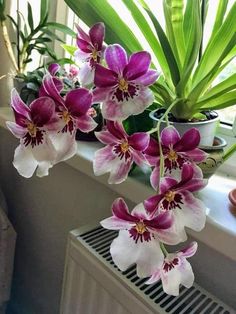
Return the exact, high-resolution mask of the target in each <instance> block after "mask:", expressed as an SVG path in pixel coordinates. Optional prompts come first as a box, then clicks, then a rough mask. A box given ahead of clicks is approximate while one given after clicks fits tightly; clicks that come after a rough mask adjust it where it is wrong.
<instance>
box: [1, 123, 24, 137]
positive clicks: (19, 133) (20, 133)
mask: <svg viewBox="0 0 236 314" xmlns="http://www.w3.org/2000/svg"><path fill="white" fill-rule="evenodd" d="M6 126H7V127H8V129H9V130H10V131H11V133H12V134H13V135H14V136H15V137H16V138H22V137H24V136H25V134H26V133H27V129H26V128H24V127H22V126H20V125H18V124H16V123H15V122H11V121H7V122H6Z"/></svg>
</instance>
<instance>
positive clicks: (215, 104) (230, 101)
mask: <svg viewBox="0 0 236 314" xmlns="http://www.w3.org/2000/svg"><path fill="white" fill-rule="evenodd" d="M235 99H236V91H235V90H234V91H231V92H228V93H225V94H223V95H221V96H219V97H217V98H212V99H210V100H208V101H207V102H205V101H203V102H199V103H198V104H197V108H198V109H204V110H219V109H223V108H226V107H230V106H232V105H234V104H235Z"/></svg>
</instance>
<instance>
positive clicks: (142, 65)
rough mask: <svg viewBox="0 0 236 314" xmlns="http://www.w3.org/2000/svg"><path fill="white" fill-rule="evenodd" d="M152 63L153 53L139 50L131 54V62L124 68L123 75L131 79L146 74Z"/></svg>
mask: <svg viewBox="0 0 236 314" xmlns="http://www.w3.org/2000/svg"><path fill="white" fill-rule="evenodd" d="M150 63H151V55H150V54H149V53H148V52H146V51H139V52H136V53H133V54H132V55H131V56H130V59H129V62H128V64H127V65H126V67H125V68H124V72H123V75H124V77H125V78H127V79H128V80H129V81H132V80H135V79H136V78H138V77H140V76H142V75H144V74H145V73H146V72H147V70H148V68H149V66H150Z"/></svg>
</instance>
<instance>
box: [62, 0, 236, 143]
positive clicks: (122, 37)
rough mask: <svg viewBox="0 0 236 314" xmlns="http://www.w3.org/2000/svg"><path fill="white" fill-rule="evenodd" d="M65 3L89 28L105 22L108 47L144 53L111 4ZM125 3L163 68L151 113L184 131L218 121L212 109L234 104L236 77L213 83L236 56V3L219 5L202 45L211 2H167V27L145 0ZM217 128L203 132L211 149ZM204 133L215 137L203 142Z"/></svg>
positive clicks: (72, 0) (69, 0)
mask: <svg viewBox="0 0 236 314" xmlns="http://www.w3.org/2000/svg"><path fill="white" fill-rule="evenodd" d="M65 2H66V3H67V4H68V5H69V6H70V8H71V9H72V10H73V11H74V12H75V13H76V14H77V15H78V16H79V17H80V18H81V19H82V20H83V21H84V22H86V23H87V24H89V25H90V24H92V23H95V22H97V21H98V20H102V21H104V22H105V23H106V41H107V43H110V42H114V41H117V42H119V43H120V44H121V45H122V46H123V47H125V48H126V50H128V51H130V52H133V51H137V50H140V46H141V45H140V42H139V39H138V38H137V37H135V36H134V35H133V33H132V31H131V30H130V29H129V27H128V26H127V24H126V23H125V22H124V21H122V20H121V18H120V17H119V15H118V13H117V12H115V10H114V9H113V7H112V6H111V4H109V3H108V1H102V3H101V1H98V0H91V1H77V0H65ZM122 2H123V4H124V5H125V6H126V7H127V9H128V10H129V11H130V13H131V15H132V17H133V19H134V21H135V22H136V24H137V26H138V27H139V29H140V31H141V32H142V33H143V35H144V36H145V38H146V40H147V42H148V44H149V46H150V50H151V52H152V54H153V55H155V57H156V58H157V60H158V62H159V65H160V67H161V72H162V75H161V76H160V77H159V79H158V80H157V82H155V83H154V84H153V85H152V87H151V88H152V91H153V93H154V95H155V103H156V104H158V105H154V106H152V107H150V108H151V109H154V108H155V107H156V109H157V107H161V108H163V109H164V111H165V110H168V111H170V114H169V120H173V122H177V123H178V124H179V125H180V126H181V127H183V126H186V124H188V123H190V124H191V126H193V123H194V126H195V127H198V126H199V125H203V126H204V127H205V126H206V125H209V124H210V123H209V122H212V121H218V118H217V114H216V113H213V112H212V110H217V109H222V108H226V107H228V106H232V105H235V98H236V90H235V87H236V74H234V73H233V74H232V75H230V76H229V77H228V78H226V79H224V80H223V81H222V82H219V83H218V84H214V80H215V78H216V77H217V76H218V75H219V74H220V73H221V72H222V71H223V70H224V69H225V67H226V66H227V65H228V64H229V63H230V61H231V60H233V58H234V57H235V56H236V51H235V44H236V35H235V31H236V24H235V16H236V3H234V4H233V5H232V7H231V8H228V6H227V3H228V1H218V3H217V5H218V8H217V13H216V15H215V21H214V25H213V29H212V32H211V35H210V37H209V39H208V41H207V43H205V44H204V47H203V38H204V35H205V32H204V30H205V29H204V26H205V20H206V16H207V1H205V0H202V1H200V0H197V1H196V0H188V1H184V0H177V1H172V0H164V1H163V8H164V16H165V29H164V28H162V27H161V25H160V23H159V21H158V19H157V17H156V16H155V14H154V13H153V12H152V10H151V9H150V7H149V6H148V5H147V3H145V1H143V0H139V1H135V0H122ZM150 22H151V23H152V24H153V25H152V26H154V28H152V27H151V25H150ZM153 66H154V65H153ZM150 108H149V110H151V109H150ZM159 114H162V111H161V113H160V112H159ZM153 117H154V116H153ZM215 128H216V126H215V125H213V127H211V130H210V131H208V130H207V131H206V129H205V128H204V130H203V132H202V134H201V135H202V142H201V143H202V144H204V145H212V143H213V139H214V131H215ZM180 132H181V133H183V130H180ZM204 134H208V135H209V134H211V136H209V138H208V139H206V140H204Z"/></svg>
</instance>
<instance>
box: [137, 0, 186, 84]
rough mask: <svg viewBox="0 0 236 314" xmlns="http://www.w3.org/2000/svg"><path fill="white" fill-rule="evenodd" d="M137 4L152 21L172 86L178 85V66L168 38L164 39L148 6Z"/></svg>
mask: <svg viewBox="0 0 236 314" xmlns="http://www.w3.org/2000/svg"><path fill="white" fill-rule="evenodd" d="M139 2H140V3H141V4H142V6H143V8H144V9H145V11H146V12H147V14H148V15H149V17H150V19H151V20H152V23H153V25H154V27H155V30H156V32H157V36H158V38H159V41H160V44H161V47H162V50H163V51H164V52H165V55H166V61H167V62H168V65H169V71H170V74H171V78H172V81H173V84H174V86H176V85H177V84H178V83H179V80H180V72H179V68H178V64H177V62H176V59H175V56H174V53H173V51H172V49H171V46H170V43H169V41H168V38H167V37H166V34H165V32H164V31H163V29H162V27H161V25H160V23H159V22H158V20H157V19H156V17H155V15H154V14H153V13H152V11H151V10H150V9H149V7H148V5H147V4H146V2H145V1H144V0H139Z"/></svg>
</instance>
